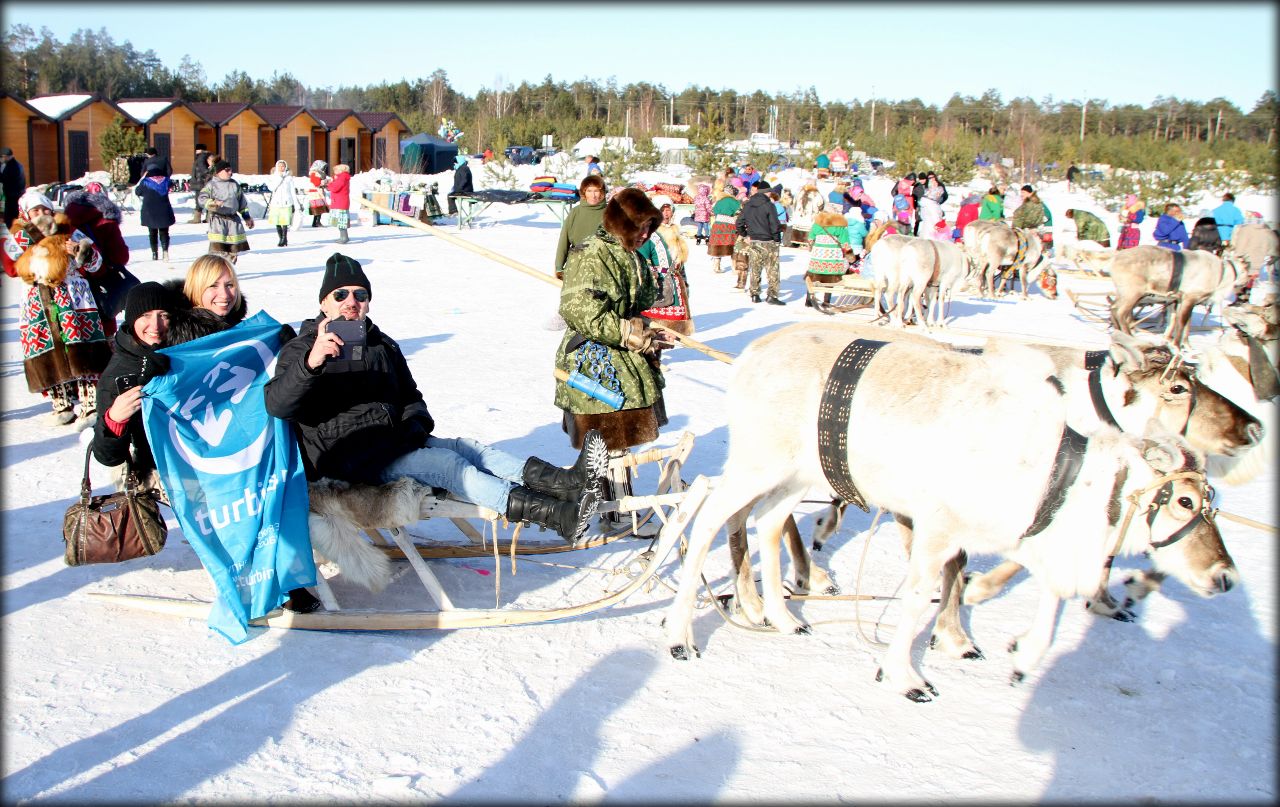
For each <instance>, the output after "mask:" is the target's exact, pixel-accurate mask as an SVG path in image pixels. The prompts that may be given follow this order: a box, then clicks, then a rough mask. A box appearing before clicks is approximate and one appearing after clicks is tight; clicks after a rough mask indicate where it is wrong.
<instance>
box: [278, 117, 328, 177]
mask: <svg viewBox="0 0 1280 807" xmlns="http://www.w3.org/2000/svg"><path fill="white" fill-rule="evenodd" d="M319 125H320V124H319V122H318V121H316V119H315V118H313V117H311V116H310V115H307V114H305V113H304V114H302V115H298V116H297V117H295V118H294V119H293V120H291V121H289V123H288V124H287V125H286V126H283V127H281V129H280V156H279V157H277V158H276V159H278V160H284V161H285V162H287V163H288V164H289V170H291V171H292V172H293V175H294V176H295V177H299V176H306V174H307V168H308V167H309V166H310V165H311V161H312V160H314V159H315V157H314V156H312V155H311V150H312V149H314V148H315V143H314V139H313V140H312V143H311V147H310V148H309V149H308V150H307V157H308V159H307V160H306V161H305V162H306V164H305V165H304V164H303V160H301V159H300V158H299V157H298V138H299V137H307V138H310V137H311V130H312V129H314V128H316V127H318V126H319ZM321 159H323V158H321Z"/></svg>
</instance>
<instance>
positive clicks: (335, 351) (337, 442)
mask: <svg viewBox="0 0 1280 807" xmlns="http://www.w3.org/2000/svg"><path fill="white" fill-rule="evenodd" d="M372 297H373V294H372V290H371V286H370V283H369V278H368V277H366V276H365V273H364V270H363V269H362V268H361V267H360V264H359V263H357V262H356V261H355V260H353V259H352V258H349V257H347V256H346V255H343V254H341V253H338V252H335V253H334V254H333V255H331V256H329V259H328V261H326V263H325V271H324V278H323V280H322V281H321V284H320V312H321V313H320V315H319V316H318V317H316V318H315V319H311V320H306V321H304V322H303V323H302V327H301V329H300V330H299V333H298V336H297V337H296V338H294V339H292V340H290V341H289V342H287V343H285V345H284V347H283V348H282V349H281V351H280V356H279V358H278V360H277V361H276V370H275V376H274V377H273V378H272V379H271V381H270V382H269V383H268V384H267V387H266V400H267V411H268V412H270V413H271V414H272V415H274V416H276V417H278V418H283V419H285V420H290V421H292V422H293V423H294V426H295V429H296V431H297V433H298V440H299V442H300V443H301V446H302V455H303V465H304V467H305V468H306V472H307V478H308V479H313V480H314V479H318V478H321V477H327V478H330V479H342V480H345V481H348V482H363V483H366V484H375V485H377V484H386V483H389V482H393V481H395V480H396V479H400V478H402V477H406V476H408V477H412V478H413V479H415V480H417V481H418V482H419V483H421V484H423V485H428V486H431V487H438V488H444V489H446V490H448V491H449V493H451V494H453V495H454V496H456V497H458V498H460V499H462V500H464V501H468V502H472V503H473V504H479V505H481V506H484V507H488V508H490V509H492V510H496V511H497V512H499V513H501V514H503V515H504V516H506V518H507V519H509V520H511V521H528V522H532V523H534V524H537V525H539V526H542V527H548V528H550V529H552V530H554V531H555V532H557V533H558V534H559V535H560V536H561V537H562V538H564V539H565V540H567V541H569V542H571V543H572V542H575V541H577V540H578V539H579V538H581V537H582V535H583V533H584V532H585V531H586V528H587V526H588V524H589V523H590V521H591V518H592V516H594V515H595V512H596V510H597V508H598V507H599V504H600V499H601V497H602V494H603V490H604V489H603V485H604V478H605V471H606V467H607V465H608V450H607V448H606V446H605V442H604V438H603V437H601V436H600V433H599V432H594V431H593V432H591V433H589V434H588V436H587V439H585V440H584V441H583V445H582V452H581V453H580V454H579V456H578V461H577V463H576V464H575V465H574V466H573V467H572V468H567V469H566V468H561V467H559V466H555V465H551V464H550V463H547V462H544V461H543V460H541V459H539V458H537V457H529V458H528V459H525V460H521V459H519V458H518V457H515V456H512V455H510V454H507V453H505V452H503V451H499V450H498V449H495V448H493V447H491V446H487V445H485V444H483V443H480V442H478V441H476V440H472V439H469V438H465V437H455V438H442V437H436V436H435V435H433V434H432V431H433V430H434V429H435V421H434V420H433V419H432V417H431V413H430V412H428V411H427V404H426V402H425V401H424V400H423V399H422V393H421V392H419V391H418V386H417V384H416V383H414V380H413V376H412V374H411V373H410V372H409V365H408V363H407V362H406V361H405V358H404V354H403V353H402V352H401V351H400V346H399V345H397V344H396V343H395V341H394V340H392V339H391V338H390V337H389V336H386V335H385V334H383V333H382V331H381V330H379V328H378V326H377V325H375V324H374V323H373V321H372V320H370V319H369V318H368V317H369V306H370V303H371V300H372ZM340 319H341V320H346V321H349V322H357V321H358V322H362V323H363V324H364V338H365V343H364V345H362V346H361V349H360V350H359V351H355V350H350V349H349V350H348V351H346V353H345V354H344V351H343V350H342V347H343V339H342V337H340V336H339V335H338V334H336V333H334V331H333V330H331V329H330V327H329V326H330V324H331V323H333V322H335V321H336V320H340ZM340 356H343V358H340Z"/></svg>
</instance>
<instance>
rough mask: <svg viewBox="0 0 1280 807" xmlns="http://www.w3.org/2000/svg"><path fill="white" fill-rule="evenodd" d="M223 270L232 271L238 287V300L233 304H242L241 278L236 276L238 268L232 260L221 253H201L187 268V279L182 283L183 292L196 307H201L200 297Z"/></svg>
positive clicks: (234, 281)
mask: <svg viewBox="0 0 1280 807" xmlns="http://www.w3.org/2000/svg"><path fill="white" fill-rule="evenodd" d="M223 272H230V273H231V282H232V283H234V284H235V287H236V301H235V303H234V304H233V305H232V306H231V307H232V308H235V307H236V306H237V305H239V304H240V278H238V277H236V268H235V267H234V266H232V264H231V261H229V260H227V259H226V258H224V257H222V256H221V255H214V254H212V253H210V254H208V255H201V256H200V257H199V258H196V259H195V261H193V262H192V263H191V268H190V269H188V270H187V279H186V281H184V282H183V284H182V293H183V294H184V295H186V297H187V299H188V300H190V301H191V304H192V305H193V306H195V307H196V308H200V307H201V305H200V298H201V297H202V296H204V291H205V289H207V288H209V287H210V286H212V285H213V284H214V283H216V282H217V280H218V278H220V277H222V273H223Z"/></svg>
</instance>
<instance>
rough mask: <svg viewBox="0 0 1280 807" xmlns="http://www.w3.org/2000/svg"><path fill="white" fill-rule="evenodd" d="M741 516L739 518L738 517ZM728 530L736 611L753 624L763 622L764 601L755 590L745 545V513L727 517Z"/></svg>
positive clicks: (749, 552)
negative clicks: (735, 573)
mask: <svg viewBox="0 0 1280 807" xmlns="http://www.w3.org/2000/svg"><path fill="white" fill-rule="evenodd" d="M739 516H741V518H739ZM725 529H726V530H728V532H729V557H730V560H731V562H732V563H733V568H734V569H735V570H736V571H737V575H736V576H735V579H734V587H733V591H734V597H735V598H736V601H737V605H738V611H739V612H740V613H741V614H742V616H743V618H744V619H746V620H747V621H748V622H750V623H751V624H753V625H762V624H764V601H763V600H761V599H760V592H759V591H757V590H756V581H755V578H754V577H752V575H751V550H750V548H749V547H748V546H747V514H746V513H745V512H739V513H737V514H735V515H734V516H732V517H731V518H730V519H729V523H728V524H726V525H725Z"/></svg>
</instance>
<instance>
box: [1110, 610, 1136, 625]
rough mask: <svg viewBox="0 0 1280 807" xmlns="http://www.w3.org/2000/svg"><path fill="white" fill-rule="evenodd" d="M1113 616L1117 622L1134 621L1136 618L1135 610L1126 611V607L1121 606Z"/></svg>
mask: <svg viewBox="0 0 1280 807" xmlns="http://www.w3.org/2000/svg"><path fill="white" fill-rule="evenodd" d="M1111 618H1112V619H1114V620H1115V621H1117V622H1132V621H1133V620H1134V619H1135V618H1136V615H1135V614H1134V613H1133V611H1126V610H1125V609H1123V608H1120V609H1117V610H1116V612H1115V613H1114V614H1112V615H1111Z"/></svg>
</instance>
